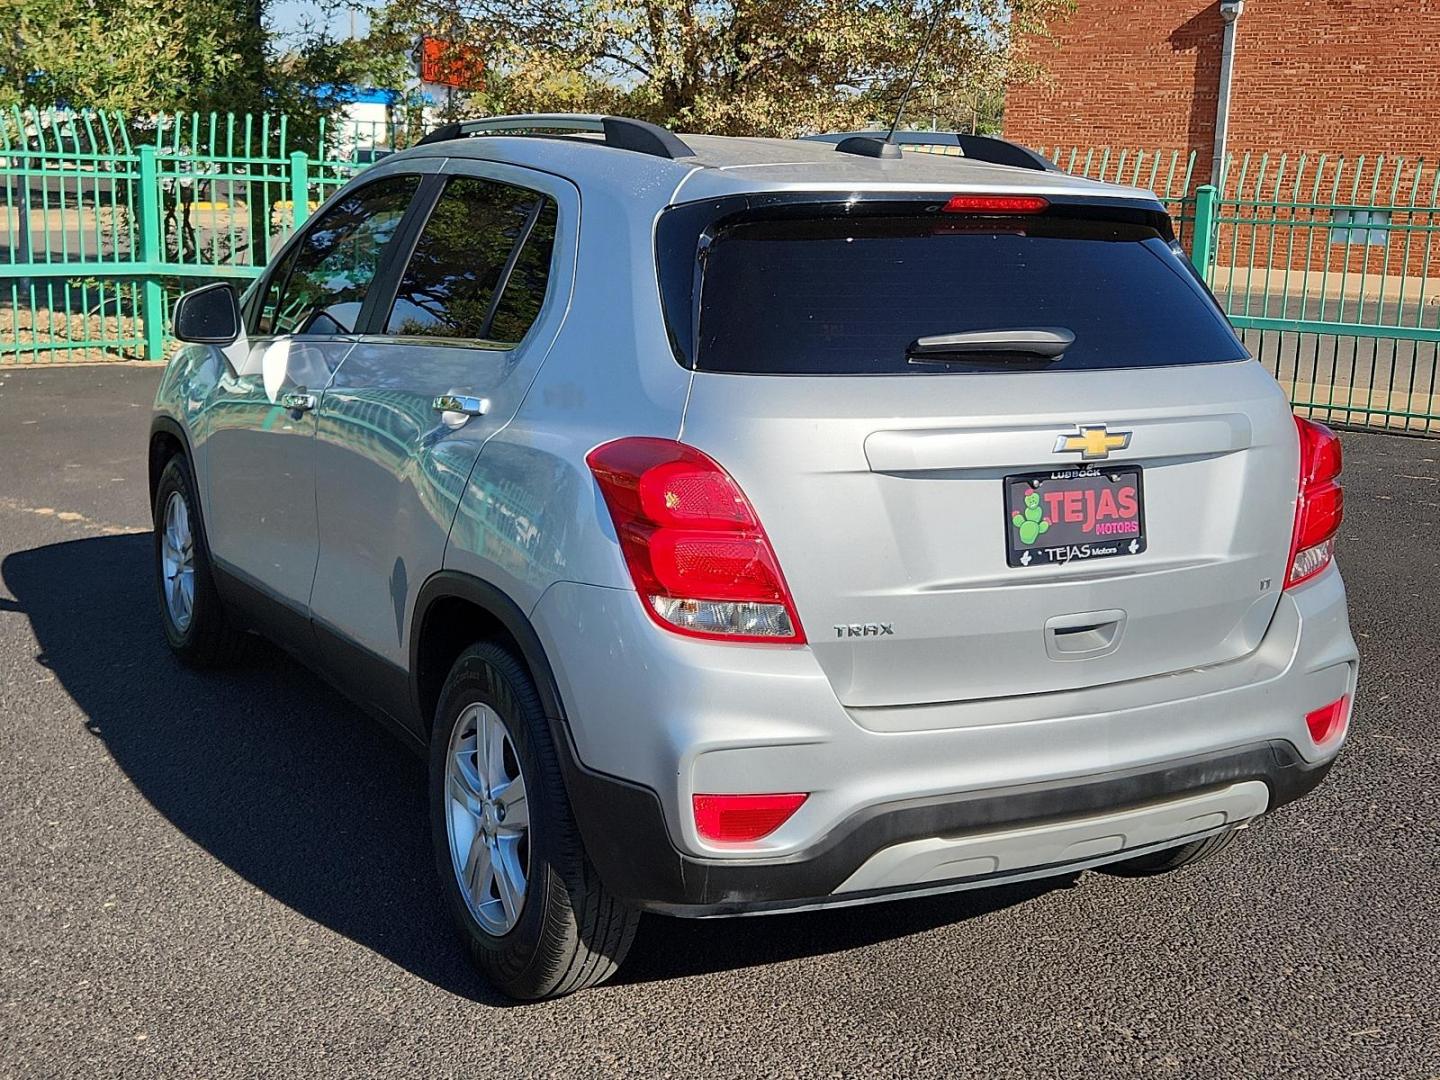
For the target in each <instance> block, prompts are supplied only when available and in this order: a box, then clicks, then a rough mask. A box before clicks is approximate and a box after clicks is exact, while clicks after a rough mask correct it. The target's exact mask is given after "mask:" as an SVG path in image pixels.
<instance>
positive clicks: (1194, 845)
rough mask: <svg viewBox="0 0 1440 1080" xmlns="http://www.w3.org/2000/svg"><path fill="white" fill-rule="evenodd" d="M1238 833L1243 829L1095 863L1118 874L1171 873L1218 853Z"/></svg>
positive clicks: (1107, 870)
mask: <svg viewBox="0 0 1440 1080" xmlns="http://www.w3.org/2000/svg"><path fill="white" fill-rule="evenodd" d="M1239 835H1240V833H1239V832H1238V831H1237V830H1235V829H1226V830H1225V831H1224V832H1222V833H1216V834H1215V835H1214V836H1207V837H1205V838H1204V839H1203V840H1192V841H1191V842H1190V843H1188V844H1181V845H1179V846H1178V847H1172V848H1164V849H1162V850H1160V851H1151V852H1148V853H1147V854H1145V855H1138V856H1136V857H1135V858H1133V859H1126V860H1124V861H1123V862H1115V863H1109V864H1108V865H1106V866H1100V867H1096V869H1097V870H1100V871H1101V872H1103V873H1106V874H1114V875H1115V876H1116V877H1153V876H1155V875H1156V874H1168V873H1170V872H1171V871H1173V870H1179V869H1180V868H1181V867H1185V866H1194V865H1195V864H1196V863H1198V862H1204V861H1205V860H1206V859H1210V858H1213V857H1214V856H1216V855H1219V854H1220V853H1221V852H1222V851H1224V850H1225V849H1226V848H1228V847H1229V846H1230V845H1231V844H1233V843H1234V842H1235V838H1236V837H1237V836H1239Z"/></svg>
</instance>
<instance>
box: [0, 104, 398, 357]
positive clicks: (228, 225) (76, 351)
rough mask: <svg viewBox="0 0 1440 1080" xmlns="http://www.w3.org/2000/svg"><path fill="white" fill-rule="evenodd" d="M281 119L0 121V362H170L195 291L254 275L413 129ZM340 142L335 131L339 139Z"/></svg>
mask: <svg viewBox="0 0 1440 1080" xmlns="http://www.w3.org/2000/svg"><path fill="white" fill-rule="evenodd" d="M288 129H289V124H288V122H287V119H286V118H285V117H283V116H278V117H272V116H248V115H246V116H237V115H234V114H226V115H220V114H210V115H208V116H201V115H198V114H189V115H184V116H158V117H147V118H144V119H141V120H136V119H135V118H133V117H126V116H122V115H118V114H113V113H104V112H93V113H91V112H86V113H69V112H58V111H57V112H45V111H41V112H33V111H32V112H21V111H19V110H12V111H11V112H9V113H0V365H13V364H27V365H28V364H47V363H64V362H77V361H80V362H84V361H91V360H103V359H116V358H121V359H150V360H157V359H160V358H162V357H163V355H164V350H165V338H166V332H167V329H168V315H169V310H170V307H171V305H172V304H173V301H174V298H175V297H176V296H177V295H178V294H179V293H180V292H183V291H184V290H185V289H187V288H191V287H193V286H195V285H198V284H201V283H203V282H205V281H213V280H215V279H217V278H234V279H238V280H241V281H243V280H246V279H249V278H252V277H254V276H256V275H258V274H259V273H260V270H261V268H263V267H264V265H265V263H266V261H267V260H268V258H269V255H270V253H271V252H272V251H274V250H275V248H276V246H277V245H278V244H279V243H281V242H283V240H284V239H285V237H286V236H288V235H289V233H290V232H291V230H293V229H294V228H296V227H297V226H298V225H299V224H300V223H301V222H302V221H304V220H305V218H306V216H307V215H308V214H309V212H310V211H311V210H312V209H313V208H314V207H315V206H316V205H318V204H319V203H320V202H321V201H323V200H324V198H325V197H326V196H327V195H328V194H329V193H330V192H331V191H332V190H334V189H335V188H336V187H337V186H339V185H341V184H343V183H345V182H346V181H347V180H349V179H350V178H351V177H352V176H354V175H355V174H356V173H357V172H358V171H359V170H360V169H362V168H364V167H365V166H366V164H368V162H369V160H371V159H373V158H374V157H375V156H377V153H378V152H381V151H383V150H385V149H389V148H390V147H391V146H392V145H394V143H395V142H397V141H399V142H403V141H404V140H403V135H404V132H403V131H400V130H395V131H391V130H388V129H381V130H375V131H369V132H366V131H355V130H353V129H352V130H348V131H345V132H342V133H340V136H341V137H339V138H335V137H327V136H326V133H325V132H324V130H323V129H322V130H321V133H320V137H319V138H318V139H317V140H316V141H315V142H314V144H313V145H311V146H309V147H296V146H295V145H293V143H292V142H291V139H290V133H289V130H288ZM332 136H333V133H332Z"/></svg>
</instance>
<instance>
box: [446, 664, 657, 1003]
mask: <svg viewBox="0 0 1440 1080" xmlns="http://www.w3.org/2000/svg"><path fill="white" fill-rule="evenodd" d="M430 827H431V834H432V836H433V839H434V845H435V861H436V868H437V870H438V871H439V874H440V880H441V883H442V885H441V887H442V889H443V890H444V893H445V899H446V903H447V906H448V907H449V908H450V912H451V915H452V916H453V917H454V919H455V922H456V925H457V926H458V927H459V929H460V933H461V937H462V939H463V941H464V943H465V947H466V950H467V951H468V953H469V954H470V958H471V960H472V961H473V962H474V964H475V965H476V967H478V968H479V969H480V971H481V972H482V973H483V974H484V975H485V977H486V978H487V979H489V980H490V982H491V983H493V984H494V985H495V986H496V987H497V988H498V989H499V990H501V991H502V992H504V993H505V994H507V995H509V996H510V997H513V998H518V999H521V1000H527V1001H534V1000H539V999H542V998H551V997H559V996H561V995H563V994H569V993H573V992H574V991H576V990H581V989H584V988H585V987H589V986H594V985H596V984H597V983H601V982H603V981H604V980H605V979H607V978H609V977H610V976H611V975H612V974H613V973H614V971H615V969H616V968H617V967H619V965H620V962H621V961H622V960H623V959H624V957H625V953H626V952H627V951H629V948H630V943H631V941H632V940H633V939H634V936H635V927H636V924H637V922H638V921H639V913H638V912H637V911H635V910H634V909H632V908H629V907H627V906H626V905H624V904H622V903H621V902H620V901H618V900H616V899H615V898H614V897H612V896H610V895H609V894H608V893H607V892H606V891H605V887H604V886H603V885H602V884H601V882H600V879H599V876H598V875H597V874H596V872H595V868H594V867H593V866H591V865H590V861H589V859H588V858H587V857H586V855H585V849H584V847H583V845H582V843H581V840H580V834H579V830H578V829H577V828H576V825H575V820H574V816H573V814H572V812H571V809H570V803H569V799H568V798H567V796H566V794H565V785H564V781H563V779H562V777H561V773H560V763H559V758H558V756H557V754H556V752H555V746H554V743H553V741H552V739H551V735H550V726H549V721H548V720H547V719H546V717H545V712H544V709H543V708H542V707H541V705H540V697H539V694H538V693H537V692H536V689H535V684H534V682H533V681H532V680H531V678H530V675H529V673H528V672H527V671H526V669H525V667H524V665H523V664H521V663H520V662H519V660H517V659H516V658H515V656H514V655H512V654H511V653H510V652H508V651H506V650H505V649H503V648H500V647H499V646H497V645H493V644H489V643H485V644H479V645H475V646H472V647H471V648H469V649H467V650H466V651H465V652H464V653H462V654H461V655H460V658H459V659H458V660H456V661H455V665H454V667H453V668H451V670H450V676H449V678H448V679H447V680H446V682H445V687H444V689H443V690H442V691H441V695H440V705H439V708H438V709H437V711H436V717H435V728H434V731H433V733H432V735H431V740H430Z"/></svg>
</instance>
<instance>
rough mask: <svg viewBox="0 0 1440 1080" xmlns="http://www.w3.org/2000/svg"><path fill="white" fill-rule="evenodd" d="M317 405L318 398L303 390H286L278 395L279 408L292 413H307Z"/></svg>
mask: <svg viewBox="0 0 1440 1080" xmlns="http://www.w3.org/2000/svg"><path fill="white" fill-rule="evenodd" d="M317 404H319V398H317V397H316V396H315V395H314V394H311V393H309V392H307V391H306V390H304V389H300V390H287V391H285V393H283V394H281V395H280V407H281V408H282V409H288V410H289V411H290V412H292V413H304V412H309V411H310V410H311V409H313V408H315V406H316V405H317Z"/></svg>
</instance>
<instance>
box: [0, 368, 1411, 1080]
mask: <svg viewBox="0 0 1440 1080" xmlns="http://www.w3.org/2000/svg"><path fill="white" fill-rule="evenodd" d="M157 377H158V372H157V371H156V370H155V369H153V368H143V367H138V366H110V367H88V368H74V369H69V370H50V371H13V370H12V371H3V370H0V1076H17V1077H48V1076H86V1077H90V1076H125V1077H149V1076H213V1077H221V1076H266V1077H278V1076H336V1075H344V1076H367V1077H368V1076H392V1075H393V1076H419V1075H426V1076H449V1075H461V1074H464V1075H467V1076H485V1077H493V1078H499V1077H520V1076H527V1077H528V1076H552V1075H561V1076H585V1077H591V1076H606V1075H618V1076H674V1077H700V1076H716V1077H741V1076H745V1077H748V1076H801V1077H820V1076H856V1077H860V1076H865V1077H869V1076H884V1077H907V1076H935V1077H961V1076H973V1077H996V1078H1004V1077H1046V1078H1051V1077H1079V1076H1085V1077H1141V1076H1143V1077H1195V1078H1207V1080H1213V1078H1219V1077H1247V1078H1255V1077H1306V1078H1310V1077H1345V1078H1358V1077H1375V1078H1383V1080H1406V1078H1420V1080H1433V1078H1437V1077H1440V793H1437V788H1440V784H1437V777H1440V739H1437V715H1440V707H1437V701H1440V542H1437V538H1440V464H1437V459H1440V442H1437V441H1424V440H1418V439H1405V438H1400V437H1394V436H1381V435H1367V434H1349V433H1347V434H1345V435H1344V436H1343V441H1344V448H1345V453H1346V456H1347V462H1346V474H1345V476H1346V502H1347V520H1346V524H1345V527H1344V530H1343V532H1342V540H1341V547H1340V556H1339V558H1340V564H1341V567H1342V569H1343V571H1344V574H1345V576H1346V580H1347V582H1348V584H1349V588H1350V595H1351V603H1352V609H1351V610H1352V617H1353V624H1354V628H1355V634H1356V638H1357V640H1358V641H1359V643H1360V651H1361V658H1362V673H1361V691H1360V695H1359V701H1358V707H1357V714H1356V719H1355V722H1354V727H1353V729H1352V734H1351V736H1350V740H1349V743H1348V746H1347V749H1346V751H1345V753H1344V754H1343V756H1342V757H1341V759H1340V761H1339V763H1338V764H1337V766H1336V767H1335V769H1334V771H1333V772H1332V773H1331V776H1330V779H1329V780H1328V781H1327V782H1326V783H1325V784H1324V785H1323V786H1322V787H1321V788H1320V789H1319V790H1318V791H1317V792H1316V793H1315V794H1314V795H1312V796H1310V797H1309V798H1307V799H1305V800H1303V801H1301V802H1299V803H1296V804H1294V805H1292V806H1289V807H1286V808H1283V809H1281V810H1280V811H1278V812H1277V813H1276V814H1274V815H1273V816H1271V817H1268V818H1265V819H1263V820H1261V821H1260V822H1259V823H1258V824H1257V825H1256V826H1255V827H1254V828H1252V829H1251V830H1250V831H1249V832H1248V833H1246V834H1245V835H1244V836H1242V837H1241V839H1240V842H1239V843H1238V844H1237V845H1236V846H1235V847H1234V848H1233V849H1232V852H1231V854H1229V855H1227V856H1226V857H1225V858H1224V859H1223V860H1222V861H1218V862H1216V863H1214V864H1210V865H1205V866H1201V867H1196V868H1193V869H1191V870H1189V871H1185V872H1181V873H1179V874H1177V875H1172V876H1170V877H1167V878H1160V879H1150V880H1121V879H1115V878H1107V877H1104V876H1101V875H1098V874H1084V875H1082V876H1080V877H1079V878H1078V879H1074V880H1068V879H1067V880H1060V881H1051V882H1040V883H1035V884H1031V885H1026V886H1023V887H1013V888H1005V889H996V890H989V891H977V892H968V893H960V894H955V895H951V896H947V897H939V898H931V899H924V900H912V901H902V902H895V903H889V904H883V905H876V906H870V907H862V908H854V909H847V910H843V911H832V912H822V913H814V914H799V915H785V916H772V917H767V918H752V919H742V920H735V921H713V922H680V921H675V920H667V919H663V918H658V917H646V919H645V920H644V921H643V923H642V926H641V930H640V937H639V940H638V941H637V943H636V946H635V949H634V951H633V953H632V954H631V957H630V959H629V961H628V962H627V963H626V964H625V966H624V967H623V968H622V969H621V972H620V974H619V976H618V977H617V979H616V980H615V981H614V982H612V983H610V984H608V985H606V986H603V987H601V988H599V989H597V990H593V991H589V992H585V993H582V994H579V995H576V996H574V997H571V998H567V999H564V1000H561V1001H557V1002H550V1003H544V1004H539V1005H528V1006H513V1005H510V1004H508V1003H506V1002H504V1001H503V1000H501V999H499V998H497V997H496V996H495V995H494V994H493V993H492V992H491V991H490V990H489V989H488V988H487V987H486V985H485V984H484V982H483V981H482V980H481V979H480V978H479V977H478V976H476V975H474V974H472V972H471V971H470V970H469V968H468V967H467V966H466V965H465V963H464V962H463V961H462V960H461V958H460V955H459V953H458V951H457V949H456V948H455V946H454V941H453V938H452V933H451V930H450V927H449V925H448V923H447V922H446V918H445V914H444V912H443V910H442V908H441V903H440V897H439V892H438V887H437V883H436V880H435V871H434V869H433V864H432V861H431V855H430V846H429V840H428V837H427V825H426V810H425V793H424V774H423V767H422V765H421V763H420V762H419V761H418V760H417V759H415V758H413V757H411V756H409V755H407V753H406V752H405V751H404V750H403V749H402V748H401V747H400V746H399V744H398V743H395V742H394V741H393V740H392V739H391V738H390V737H389V736H388V735H386V734H385V733H384V732H383V731H381V730H380V729H379V728H377V727H375V726H374V725H372V724H371V723H370V722H368V721H367V720H366V719H364V717H362V716H361V715H360V714H359V713H358V711H357V710H356V709H355V708H354V707H352V706H351V705H349V704H347V703H346V702H345V701H344V700H343V699H342V698H340V697H339V696H337V695H336V694H334V693H332V692H331V691H329V690H328V689H326V688H325V687H324V685H323V684H321V683H320V682H319V681H318V680H317V679H316V678H315V677H314V676H312V675H310V674H309V673H308V672H306V671H304V670H302V669H301V668H299V667H297V666H295V665H294V664H292V663H290V662H289V661H287V660H285V659H283V658H281V657H279V656H277V655H275V654H274V653H273V652H270V651H268V650H264V651H262V652H261V654H260V656H259V657H258V658H256V659H255V660H253V661H251V662H249V663H248V664H247V665H246V666H245V667H243V668H241V669H240V670H238V671H235V672H230V673H226V674H223V675H199V674H195V673H192V672H189V671H186V670H184V669H182V668H181V667H179V666H178V665H177V664H176V663H175V662H173V661H172V660H171V658H170V657H169V655H168V653H167V652H166V650H165V647H164V643H163V639H162V637H161V634H160V630H159V627H158V623H157V620H156V616H155V612H154V599H153V584H152V577H151V569H150V554H149V545H150V538H149V535H148V533H147V532H146V531H145V530H146V529H147V528H148V511H147V507H146V505H145V503H146V490H145V488H146V483H145V464H144V445H145V436H146V432H147V428H148V423H149V413H150V400H151V397H152V395H153V393H154V387H155V382H156V379H157ZM283 494H284V493H283V492H278V491H277V493H276V497H277V498H279V497H283ZM1251 509H1253V512H1255V513H1268V512H1274V510H1275V508H1273V507H1254V508H1251Z"/></svg>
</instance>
